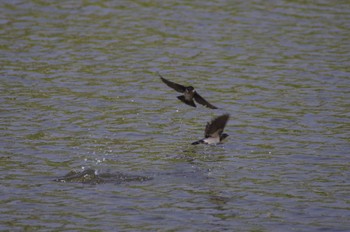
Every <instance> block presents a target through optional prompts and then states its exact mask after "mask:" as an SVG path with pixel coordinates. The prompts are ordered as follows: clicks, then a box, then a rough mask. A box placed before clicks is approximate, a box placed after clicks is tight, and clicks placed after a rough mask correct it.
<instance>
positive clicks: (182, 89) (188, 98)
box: [158, 73, 217, 109]
mask: <svg viewBox="0 0 350 232" xmlns="http://www.w3.org/2000/svg"><path fill="white" fill-rule="evenodd" d="M158 75H159V77H160V79H161V80H162V81H163V82H164V83H165V84H166V85H167V86H169V87H170V88H172V89H174V90H176V91H177V92H179V93H182V94H183V95H180V96H178V97H177V98H178V99H179V100H180V101H182V102H183V103H185V104H187V105H189V106H193V107H197V106H196V104H195V103H194V101H193V99H194V100H195V101H196V102H197V103H199V104H201V105H204V106H206V107H208V108H210V109H217V107H216V106H213V105H212V104H210V103H209V102H207V101H206V100H205V99H204V98H202V97H201V95H199V94H198V93H197V92H196V90H195V89H194V88H193V87H192V86H187V87H186V86H183V85H180V84H176V83H174V82H172V81H169V80H167V79H165V78H164V77H162V76H161V75H160V74H159V73H158Z"/></svg>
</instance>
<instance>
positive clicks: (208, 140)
mask: <svg viewBox="0 0 350 232" xmlns="http://www.w3.org/2000/svg"><path fill="white" fill-rule="evenodd" d="M229 118H230V115H229V114H223V115H221V116H219V117H216V118H214V119H213V120H212V121H211V122H208V123H207V125H206V127H205V131H204V139H201V140H198V141H196V142H193V143H192V145H197V144H201V143H204V144H218V143H220V142H221V141H222V140H224V139H225V138H226V137H227V136H228V134H225V133H223V132H224V128H225V126H226V123H227V121H228V119H229Z"/></svg>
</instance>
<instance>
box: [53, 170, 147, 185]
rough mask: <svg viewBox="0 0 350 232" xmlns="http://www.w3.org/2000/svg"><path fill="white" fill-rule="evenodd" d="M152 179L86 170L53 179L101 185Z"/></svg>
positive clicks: (71, 172)
mask: <svg viewBox="0 0 350 232" xmlns="http://www.w3.org/2000/svg"><path fill="white" fill-rule="evenodd" d="M151 179H152V177H147V176H137V175H128V174H124V173H120V172H116V173H108V172H106V173H100V174H99V173H98V172H97V170H94V169H87V170H84V171H82V172H78V171H70V172H68V173H67V174H66V175H64V176H62V177H59V178H57V179H55V180H54V181H56V182H76V183H83V184H103V183H115V184H121V183H124V182H131V181H136V182H143V181H147V180H151Z"/></svg>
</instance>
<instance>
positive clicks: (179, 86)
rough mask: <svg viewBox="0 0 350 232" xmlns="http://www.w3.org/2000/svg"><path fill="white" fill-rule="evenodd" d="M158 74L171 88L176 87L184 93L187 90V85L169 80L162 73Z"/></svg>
mask: <svg viewBox="0 0 350 232" xmlns="http://www.w3.org/2000/svg"><path fill="white" fill-rule="evenodd" d="M158 75H159V77H160V79H161V80H162V81H163V82H164V83H165V84H166V85H167V86H169V87H170V88H172V89H175V90H176V91H177V92H179V93H183V92H185V91H186V87H185V86H183V85H180V84H176V83H175V82H172V81H169V80H167V79H165V78H164V77H162V75H160V74H159V73H158Z"/></svg>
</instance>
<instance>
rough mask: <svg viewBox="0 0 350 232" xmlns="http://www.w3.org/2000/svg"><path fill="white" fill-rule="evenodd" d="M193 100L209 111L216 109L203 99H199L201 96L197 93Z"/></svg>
mask: <svg viewBox="0 0 350 232" xmlns="http://www.w3.org/2000/svg"><path fill="white" fill-rule="evenodd" d="M193 97H194V100H196V102H198V103H199V104H202V105H203V106H206V107H208V108H210V109H217V107H216V106H213V105H212V104H210V103H209V102H207V101H206V100H205V99H204V98H203V97H201V95H199V94H198V93H197V92H196V93H195V94H194V96H193Z"/></svg>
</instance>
